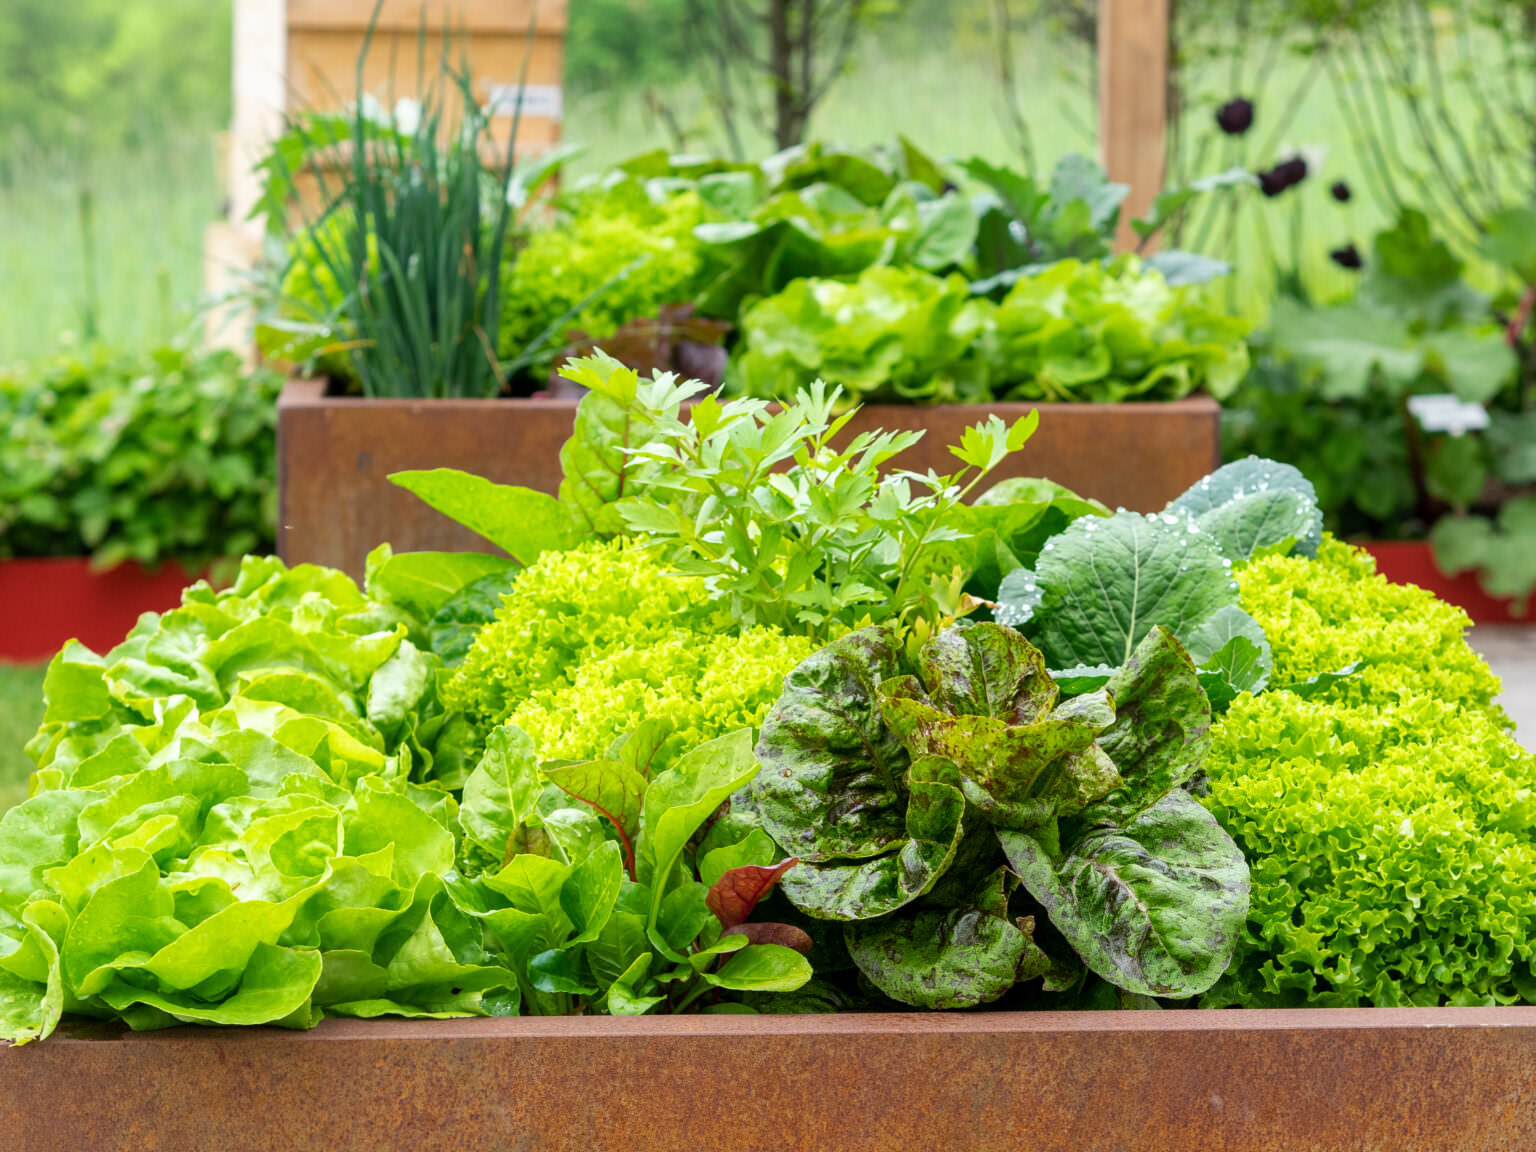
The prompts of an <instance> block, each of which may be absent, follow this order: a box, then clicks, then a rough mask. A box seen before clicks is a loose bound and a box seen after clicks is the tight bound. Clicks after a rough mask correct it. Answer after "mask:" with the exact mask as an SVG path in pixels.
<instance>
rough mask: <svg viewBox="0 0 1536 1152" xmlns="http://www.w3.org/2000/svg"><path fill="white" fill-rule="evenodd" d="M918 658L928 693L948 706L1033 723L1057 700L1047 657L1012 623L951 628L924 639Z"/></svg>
mask: <svg viewBox="0 0 1536 1152" xmlns="http://www.w3.org/2000/svg"><path fill="white" fill-rule="evenodd" d="M918 663H919V665H920V667H921V672H922V678H923V683H924V684H925V686H926V687H927V691H928V696H929V698H930V699H931V700H932V702H933V705H934V707H936V708H938V709H939V710H940V711H943V712H949V713H953V714H955V715H967V716H992V717H996V718H998V719H1001V720H1006V721H1007V722H1008V723H1010V724H1030V723H1033V722H1034V721H1036V720H1038V719H1040V718H1041V717H1042V716H1044V715H1045V714H1046V713H1047V712H1049V711H1050V710H1051V709H1052V708H1054V707H1055V706H1056V698H1057V696H1058V691H1057V688H1056V684H1055V682H1054V681H1053V680H1052V679H1051V676H1050V673H1049V672H1047V671H1046V668H1045V657H1044V656H1042V655H1041V654H1040V651H1039V649H1037V648H1036V647H1035V646H1034V645H1033V644H1031V643H1030V642H1029V641H1028V640H1026V639H1024V637H1023V636H1021V635H1020V634H1019V633H1018V632H1015V631H1014V630H1013V629H1011V628H1004V627H1000V626H999V625H996V624H978V625H976V626H975V627H972V628H949V629H946V630H945V631H943V632H940V633H939V634H938V635H937V636H935V637H934V638H933V639H932V640H930V641H928V643H926V644H924V645H923V649H922V652H921V654H920V655H919V658H918Z"/></svg>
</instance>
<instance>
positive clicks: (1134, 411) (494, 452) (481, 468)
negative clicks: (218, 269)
mask: <svg viewBox="0 0 1536 1152" xmlns="http://www.w3.org/2000/svg"><path fill="white" fill-rule="evenodd" d="M1031 408H1039V409H1040V431H1039V432H1037V433H1036V434H1035V438H1034V439H1033V440H1031V441H1030V442H1029V444H1028V445H1027V446H1026V447H1025V449H1024V451H1023V452H1022V453H1020V454H1019V456H1018V457H1017V458H1016V460H1015V461H1011V462H1010V464H1009V465H1005V466H1004V467H1003V468H1002V469H999V471H998V472H997V474H996V476H997V478H998V479H1002V478H1004V477H1005V476H1046V477H1049V478H1050V479H1052V480H1055V481H1057V482H1058V483H1061V484H1065V485H1066V486H1067V487H1068V488H1071V489H1073V490H1075V491H1077V492H1079V493H1081V494H1082V495H1084V496H1093V497H1096V498H1097V499H1099V500H1102V501H1104V502H1105V503H1106V504H1108V505H1110V507H1117V506H1121V505H1123V506H1125V507H1127V508H1133V509H1135V510H1137V511H1143V512H1145V511H1156V510H1158V509H1161V508H1162V507H1163V505H1164V504H1166V503H1167V502H1168V501H1169V500H1171V499H1172V498H1173V497H1175V496H1177V495H1178V494H1179V493H1180V492H1182V491H1184V489H1185V488H1187V487H1189V485H1191V484H1193V483H1194V482H1195V481H1197V480H1199V479H1200V478H1201V477H1202V476H1204V475H1205V474H1206V473H1208V472H1210V471H1211V470H1212V469H1213V468H1214V467H1216V465H1217V464H1218V463H1219V460H1218V452H1219V446H1220V438H1219V428H1218V424H1219V420H1220V409H1219V408H1218V407H1217V405H1216V402H1215V401H1214V400H1211V399H1209V398H1207V397H1195V398H1192V399H1188V400H1180V401H1177V402H1175V403H1165V404H1039V405H1034V404H987V405H954V406H944V407H938V408H913V407H910V406H895V405H873V406H871V407H868V408H865V409H863V410H862V411H861V412H860V414H859V416H858V418H857V419H856V420H855V421H854V423H853V424H852V425H851V426H850V427H851V432H850V434H851V433H852V432H856V431H861V430H864V429H869V428H877V427H883V428H886V429H902V428H926V429H927V430H928V434H927V436H925V437H924V438H923V441H922V442H921V443H920V444H918V445H917V446H915V447H914V448H912V449H910V450H908V451H907V452H906V453H904V454H903V455H901V456H900V457H898V458H897V461H896V462H897V464H898V465H899V466H901V467H904V468H910V469H914V470H916V471H926V470H927V469H928V468H929V467H933V468H936V469H938V470H939V471H941V472H948V471H952V470H954V468H955V467H956V466H957V462H956V461H955V459H954V457H952V456H951V455H950V454H949V452H948V451H947V445H949V444H951V443H957V442H958V441H959V438H960V431H961V429H963V428H964V427H965V426H966V425H968V424H974V423H975V422H976V421H978V420H981V419H983V418H985V416H986V415H987V413H988V412H997V413H998V414H1000V415H1001V416H1003V418H1004V419H1008V420H1011V419H1015V418H1017V417H1019V416H1022V415H1024V414H1025V413H1027V412H1028V411H1029V410H1030V409H1031ZM575 412H576V402H575V401H574V400H555V399H548V400H544V399H532V400H430V401H428V400H361V399H354V398H347V397H332V396H327V395H326V394H325V384H324V382H323V381H319V380H294V381H290V382H289V384H288V387H287V388H285V389H284V391H283V395H282V398H281V399H280V400H279V401H278V427H277V457H278V495H279V503H278V532H277V539H278V552H279V554H280V555H281V556H282V557H283V559H284V560H286V561H288V562H289V563H300V562H311V563H316V564H325V565H328V566H330V567H333V568H341V569H343V570H345V571H347V572H349V573H351V574H352V575H353V576H355V577H361V575H362V571H363V560H364V558H365V557H366V556H367V554H368V552H369V550H370V549H372V548H374V547H375V546H376V545H378V544H380V543H383V542H384V541H388V542H389V543H390V544H392V545H393V546H394V548H395V550H396V551H399V552H409V551H419V550H423V549H445V550H450V551H482V552H483V551H489V550H490V545H489V544H487V543H486V542H485V541H484V540H482V539H480V537H478V536H476V535H475V534H474V533H472V532H470V531H468V530H467V529H464V528H461V527H459V526H458V525H455V524H451V523H449V521H448V520H447V519H446V518H444V517H442V516H440V515H438V514H437V513H436V512H434V511H432V510H431V509H430V508H428V507H427V506H426V505H425V504H423V503H422V502H421V501H420V500H418V499H417V498H416V497H414V496H412V495H411V494H410V493H409V492H406V491H404V490H403V489H400V488H397V487H395V486H394V485H393V484H390V483H389V482H388V479H387V477H388V476H389V474H390V473H392V472H400V471H404V470H407V469H412V468H461V469H463V470H465V471H468V472H475V473H478V474H480V475H482V476H487V477H489V478H490V479H492V480H495V481H498V482H500V483H503V484H522V485H525V486H527V487H529V488H537V489H540V490H542V491H545V492H551V493H552V492H554V491H555V490H556V488H557V487H558V486H559V483H560V446H561V445H562V444H563V443H565V440H566V438H567V437H568V436H569V435H570V432H571V425H572V421H573V420H574V418H575Z"/></svg>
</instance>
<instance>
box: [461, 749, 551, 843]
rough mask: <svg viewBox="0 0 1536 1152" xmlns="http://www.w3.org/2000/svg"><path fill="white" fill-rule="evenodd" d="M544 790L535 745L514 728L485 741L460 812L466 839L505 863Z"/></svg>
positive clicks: (468, 783) (467, 782) (465, 785)
mask: <svg viewBox="0 0 1536 1152" xmlns="http://www.w3.org/2000/svg"><path fill="white" fill-rule="evenodd" d="M543 786H544V785H543V781H542V780H540V779H539V758H538V752H537V750H536V749H535V748H534V746H533V739H532V738H531V737H530V736H529V735H528V734H527V733H526V732H524V731H523V730H522V729H521V728H518V727H517V726H516V725H514V724H503V725H502V726H501V727H500V728H497V729H495V730H494V731H492V732H491V734H490V735H489V736H487V737H486V739H485V755H484V756H482V757H481V758H480V763H479V764H478V765H476V766H475V770H474V771H473V772H471V773H470V774H469V779H468V781H466V782H465V784H464V801H463V805H462V806H461V807H460V809H459V822H460V824H461V825H462V826H463V828H464V834H465V835H466V836H468V837H469V838H470V839H471V840H473V841H474V842H475V843H476V844H478V845H480V847H482V848H484V849H485V850H486V851H487V852H489V853H490V854H491V856H492V857H493V858H494V859H496V860H498V861H504V860H506V859H507V858H508V857H509V856H510V855H511V853H512V852H513V851H514V850H515V848H516V846H517V839H518V835H519V833H520V832H521V830H522V828H523V825H524V823H525V822H526V821H527V819H528V817H529V816H530V815H531V814H532V813H533V810H534V803H535V801H536V800H537V799H538V795H539V791H540V790H541V789H542V788H543Z"/></svg>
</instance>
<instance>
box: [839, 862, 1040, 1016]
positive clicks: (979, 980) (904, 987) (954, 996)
mask: <svg viewBox="0 0 1536 1152" xmlns="http://www.w3.org/2000/svg"><path fill="white" fill-rule="evenodd" d="M1010 880H1011V878H1010V877H1009V876H1008V875H1007V874H1006V873H1005V872H1003V871H999V872H997V873H994V874H993V875H992V876H991V877H990V878H989V879H988V880H987V882H986V884H985V885H984V886H983V888H982V890H981V891H980V892H979V893H978V894H977V895H976V896H974V897H973V898H972V900H970V901H968V902H967V903H966V904H964V905H963V906H961V907H957V908H931V909H924V910H922V911H919V912H918V913H917V914H916V915H913V916H893V917H890V918H888V919H884V920H876V921H872V922H868V923H859V924H850V925H848V927H847V928H846V929H845V938H846V940H847V943H848V951H849V954H850V955H851V956H852V957H853V959H854V961H855V963H857V964H858V966H859V969H860V970H861V971H862V972H863V973H864V974H865V975H866V976H868V977H869V979H870V980H871V982H873V983H874V985H875V986H876V987H877V988H879V989H880V991H882V992H884V993H885V994H886V995H887V996H889V997H891V999H893V1000H899V1001H901V1002H902V1003H904V1004H911V1005H913V1006H915V1007H918V1008H971V1007H974V1006H975V1005H977V1004H986V1003H988V1002H990V1001H993V1000H996V999H997V998H998V997H999V996H1002V995H1003V994H1004V993H1005V992H1007V991H1008V990H1009V989H1010V988H1012V987H1013V986H1014V985H1015V984H1016V983H1018V982H1019V981H1021V980H1028V979H1031V978H1033V977H1035V976H1040V975H1043V974H1044V973H1045V972H1046V971H1047V970H1049V969H1050V967H1051V960H1050V958H1049V957H1048V956H1046V954H1045V953H1044V952H1043V951H1041V949H1040V948H1039V946H1038V945H1036V944H1035V942H1034V941H1033V940H1032V939H1031V938H1030V935H1029V934H1028V933H1027V932H1026V931H1024V930H1023V928H1021V927H1020V925H1019V924H1018V923H1016V922H1015V921H1013V920H1010V919H1009V918H1008V891H1009V888H1010Z"/></svg>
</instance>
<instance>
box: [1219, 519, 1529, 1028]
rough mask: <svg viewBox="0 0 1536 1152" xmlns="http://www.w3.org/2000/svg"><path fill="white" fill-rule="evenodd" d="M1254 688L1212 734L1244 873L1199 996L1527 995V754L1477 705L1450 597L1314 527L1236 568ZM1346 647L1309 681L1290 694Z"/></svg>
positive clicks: (1491, 688)
mask: <svg viewBox="0 0 1536 1152" xmlns="http://www.w3.org/2000/svg"><path fill="white" fill-rule="evenodd" d="M1238 581H1239V583H1240V585H1241V587H1242V594H1243V603H1244V607H1245V608H1246V609H1247V610H1248V611H1249V612H1250V613H1252V614H1253V616H1254V617H1255V618H1256V619H1257V620H1258V621H1259V622H1260V623H1261V624H1262V625H1263V627H1264V631H1265V633H1266V634H1267V635H1268V637H1269V638H1270V641H1271V643H1272V645H1273V650H1274V661H1275V673H1274V680H1273V683H1272V685H1271V687H1270V689H1269V691H1267V692H1265V693H1263V694H1262V695H1259V696H1248V695H1244V696H1240V697H1238V699H1237V700H1236V701H1235V702H1234V703H1233V705H1232V707H1231V710H1230V711H1229V712H1228V713H1227V714H1226V716H1225V717H1223V718H1222V719H1221V720H1220V721H1219V722H1218V723H1217V724H1216V725H1215V726H1214V727H1213V729H1212V738H1213V746H1212V750H1211V755H1210V757H1209V759H1208V760H1207V762H1206V769H1207V772H1208V773H1209V776H1210V792H1209V795H1208V796H1207V797H1206V798H1205V803H1206V805H1207V806H1208V807H1209V808H1210V809H1211V811H1212V812H1213V813H1214V814H1215V815H1216V817H1217V818H1218V820H1220V822H1221V824H1222V826H1223V827H1225V828H1226V829H1227V830H1228V831H1229V832H1230V833H1231V834H1232V836H1233V838H1234V839H1236V840H1237V842H1238V843H1239V844H1240V845H1241V846H1242V849H1243V852H1244V854H1245V855H1246V856H1247V857H1248V859H1249V862H1250V868H1251V872H1252V881H1253V891H1252V904H1251V911H1250V914H1249V919H1248V925H1247V931H1246V933H1245V934H1244V936H1243V937H1242V939H1241V940H1240V942H1239V945H1238V950H1237V954H1236V956H1235V957H1234V959H1233V962H1232V966H1231V968H1230V969H1229V970H1228V972H1227V975H1226V976H1225V977H1224V978H1223V980H1222V982H1221V983H1220V984H1218V985H1217V987H1216V988H1215V989H1214V990H1213V991H1212V992H1211V993H1209V994H1208V995H1207V996H1206V998H1205V1000H1204V1003H1205V1004H1207V1005H1212V1006H1220V1005H1227V1004H1240V1005H1247V1006H1304V1005H1316V1006H1329V1007H1353V1006H1363V1005H1375V1006H1391V1005H1406V1004H1415V1005H1437V1004H1460V1005H1473V1004H1508V1003H1513V1002H1516V1001H1520V1000H1530V999H1532V998H1536V980H1533V979H1532V968H1531V966H1532V962H1533V954H1536V946H1533V941H1536V757H1533V756H1531V755H1530V754H1529V753H1527V752H1525V751H1523V750H1522V749H1521V747H1520V746H1519V744H1518V743H1517V742H1516V741H1515V739H1514V738H1513V736H1512V735H1511V732H1510V726H1509V722H1508V719H1507V718H1506V717H1505V715H1504V713H1503V711H1502V710H1501V709H1500V708H1499V707H1498V706H1497V705H1496V704H1495V703H1494V702H1493V701H1494V697H1495V696H1496V695H1497V693H1498V691H1499V684H1498V680H1497V678H1496V677H1495V676H1494V675H1493V674H1492V673H1491V672H1490V671H1489V670H1488V668H1487V666H1486V665H1485V664H1484V663H1483V662H1482V660H1481V659H1480V658H1479V657H1478V656H1477V655H1476V653H1474V652H1473V651H1472V650H1471V648H1470V647H1469V646H1468V645H1467V643H1466V641H1465V639H1464V630H1465V628H1466V626H1467V624H1468V621H1467V618H1466V616H1465V614H1464V613H1463V612H1462V611H1461V610H1460V609H1458V608H1454V607H1452V606H1450V605H1446V604H1443V603H1441V602H1439V601H1437V600H1436V599H1435V598H1434V597H1433V596H1432V595H1431V594H1430V593H1428V592H1425V591H1423V590H1421V589H1418V588H1414V587H1411V586H1401V585H1394V584H1390V583H1388V582H1387V581H1386V580H1385V579H1384V578H1382V577H1380V576H1378V575H1376V574H1375V571H1374V563H1373V562H1372V561H1371V560H1370V558H1369V557H1368V556H1366V555H1365V554H1364V553H1362V552H1359V551H1356V550H1354V549H1350V548H1348V547H1346V546H1344V545H1342V544H1340V543H1338V542H1337V541H1334V540H1331V539H1329V540H1326V541H1325V542H1324V544H1323V546H1322V548H1321V550H1320V551H1319V554H1318V558H1317V559H1316V560H1315V561H1309V560H1305V559H1300V558H1290V559H1279V558H1270V559H1261V560H1258V561H1255V562H1254V563H1253V564H1251V565H1249V566H1248V567H1247V568H1245V569H1244V570H1243V571H1242V572H1240V573H1239V575H1238ZM1353 661H1363V662H1364V667H1363V668H1362V669H1361V671H1360V672H1359V674H1358V675H1355V676H1352V677H1349V678H1346V679H1344V680H1342V681H1339V682H1338V683H1336V684H1334V685H1333V686H1332V687H1330V688H1328V689H1327V690H1326V691H1324V692H1321V693H1318V694H1315V695H1308V694H1306V693H1305V691H1290V690H1287V688H1286V685H1288V684H1290V685H1300V684H1302V682H1304V681H1305V680H1306V679H1307V678H1309V677H1310V676H1312V675H1314V674H1317V673H1322V672H1326V671H1329V670H1333V669H1337V668H1338V667H1340V665H1341V664H1346V663H1350V662H1353Z"/></svg>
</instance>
